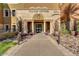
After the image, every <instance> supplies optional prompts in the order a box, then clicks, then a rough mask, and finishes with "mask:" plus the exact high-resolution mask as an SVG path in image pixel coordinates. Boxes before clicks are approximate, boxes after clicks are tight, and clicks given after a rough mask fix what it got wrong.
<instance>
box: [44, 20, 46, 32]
mask: <svg viewBox="0 0 79 59" xmlns="http://www.w3.org/2000/svg"><path fill="white" fill-rule="evenodd" d="M45 32H46V21H44V33H45Z"/></svg>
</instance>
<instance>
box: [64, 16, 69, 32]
mask: <svg viewBox="0 0 79 59" xmlns="http://www.w3.org/2000/svg"><path fill="white" fill-rule="evenodd" d="M65 24H66V29H67V30H68V31H70V18H69V17H67V20H66V23H65Z"/></svg>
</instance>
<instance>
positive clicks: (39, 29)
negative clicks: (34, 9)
mask: <svg viewBox="0 0 79 59" xmlns="http://www.w3.org/2000/svg"><path fill="white" fill-rule="evenodd" d="M42 31H43V24H42V23H35V32H36V33H41V32H42Z"/></svg>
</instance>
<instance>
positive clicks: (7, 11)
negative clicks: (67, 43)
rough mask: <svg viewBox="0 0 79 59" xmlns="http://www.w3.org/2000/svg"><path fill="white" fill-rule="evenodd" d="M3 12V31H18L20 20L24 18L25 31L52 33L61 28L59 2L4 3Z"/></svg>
mask: <svg viewBox="0 0 79 59" xmlns="http://www.w3.org/2000/svg"><path fill="white" fill-rule="evenodd" d="M1 13H2V14H1ZM1 13H0V14H1V15H2V18H0V22H1V23H2V25H3V26H2V25H0V26H2V27H3V28H2V29H3V31H11V32H13V31H17V23H18V21H19V20H22V27H23V32H24V33H30V32H32V33H40V32H48V33H50V34H51V33H53V32H54V31H55V30H57V31H59V30H60V9H59V6H58V4H57V3H50V4H49V3H24V4H2V12H1ZM1 20H2V21H1Z"/></svg>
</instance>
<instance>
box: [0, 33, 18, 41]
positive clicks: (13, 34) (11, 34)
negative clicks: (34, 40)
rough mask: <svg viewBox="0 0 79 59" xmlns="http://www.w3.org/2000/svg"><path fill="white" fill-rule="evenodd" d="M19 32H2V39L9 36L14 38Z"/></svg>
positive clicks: (0, 35) (0, 37)
mask: <svg viewBox="0 0 79 59" xmlns="http://www.w3.org/2000/svg"><path fill="white" fill-rule="evenodd" d="M16 35H17V32H7V33H2V34H0V41H3V40H6V39H8V38H14V37H16Z"/></svg>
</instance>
